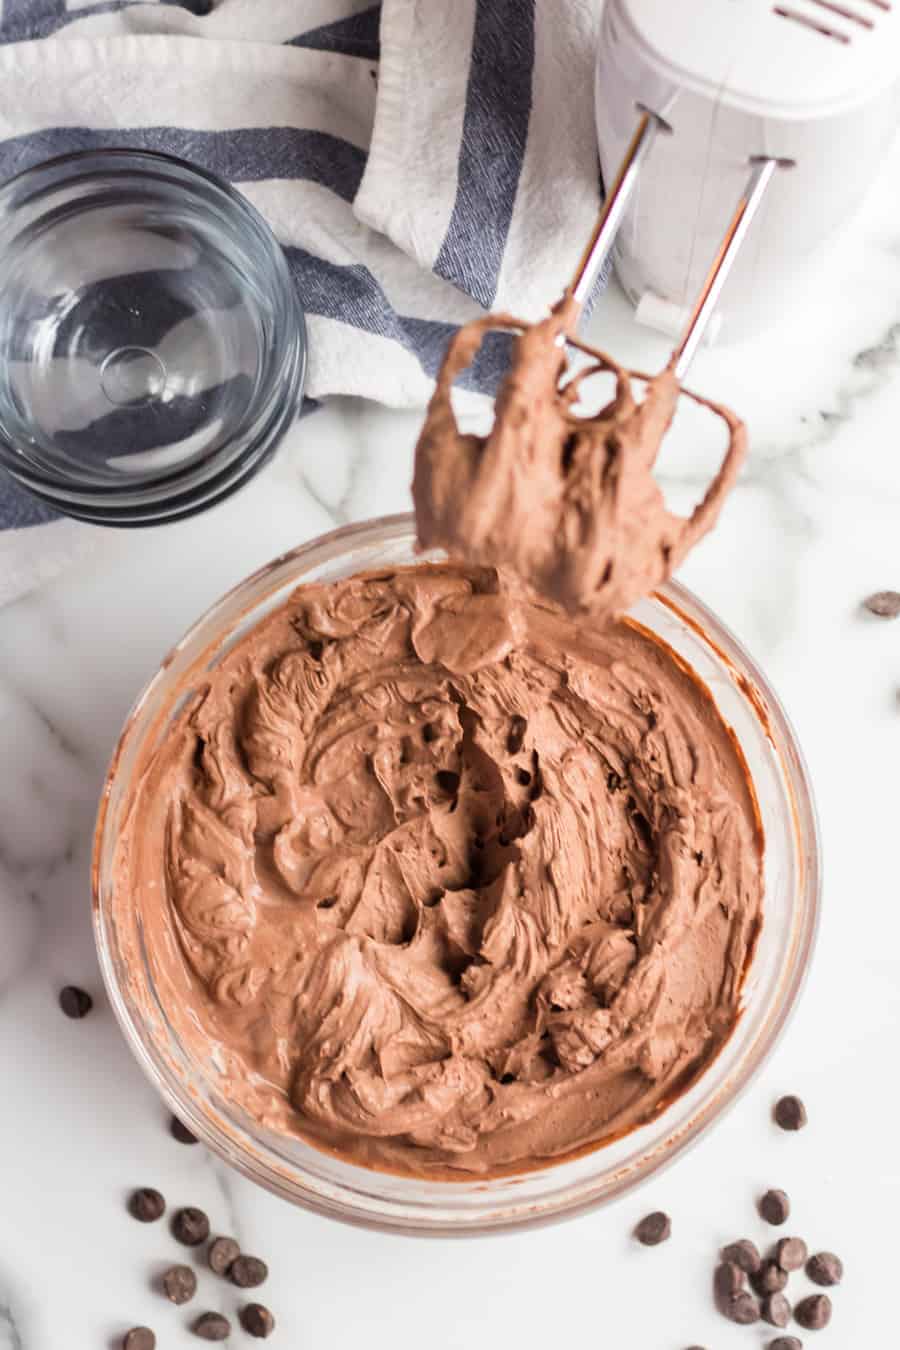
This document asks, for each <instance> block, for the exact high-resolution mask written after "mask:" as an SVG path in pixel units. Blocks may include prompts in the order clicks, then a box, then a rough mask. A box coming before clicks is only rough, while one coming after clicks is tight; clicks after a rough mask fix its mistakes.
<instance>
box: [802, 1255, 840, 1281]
mask: <svg viewBox="0 0 900 1350" xmlns="http://www.w3.org/2000/svg"><path fill="white" fill-rule="evenodd" d="M806 1273H807V1275H808V1276H809V1278H810V1279H811V1280H812V1282H813V1284H821V1285H824V1286H825V1288H826V1289H827V1288H830V1286H831V1285H833V1284H840V1282H841V1280H842V1279H843V1278H844V1263H843V1261H842V1260H841V1258H840V1257H839V1256H835V1254H834V1252H816V1254H815V1256H811V1257H810V1258H809V1260H808V1261H807V1263H806Z"/></svg>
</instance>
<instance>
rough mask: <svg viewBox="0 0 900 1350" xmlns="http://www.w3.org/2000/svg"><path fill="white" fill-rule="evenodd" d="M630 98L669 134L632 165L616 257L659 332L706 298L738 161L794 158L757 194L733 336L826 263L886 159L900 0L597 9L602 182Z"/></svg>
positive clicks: (758, 321) (896, 80) (895, 101)
mask: <svg viewBox="0 0 900 1350" xmlns="http://www.w3.org/2000/svg"><path fill="white" fill-rule="evenodd" d="M636 104H642V105H643V106H644V107H647V108H651V109H652V110H653V111H654V112H655V113H656V114H657V115H658V116H659V117H660V118H664V119H665V122H666V124H667V125H668V126H669V128H670V129H671V132H672V134H671V136H669V137H667V139H666V144H665V147H663V146H662V145H660V146H659V147H658V152H657V151H654V153H653V154H652V155H650V156H649V157H648V158H647V159H646V163H644V164H643V165H642V167H641V173H640V185H639V188H638V190H637V191H636V192H635V193H634V194H633V196H632V199H631V202H630V205H629V207H628V210H627V211H623V212H622V218H621V224H622V228H621V229H620V230H619V232H618V236H617V239H616V243H615V249H614V254H613V257H614V262H615V267H616V271H617V273H618V276H619V279H620V281H621V282H622V285H623V287H624V289H625V291H626V293H627V294H628V296H629V298H630V299H631V300H632V302H633V304H634V305H635V306H636V310H637V318H638V320H639V321H644V322H647V323H649V324H651V325H653V326H655V327H660V328H663V329H664V330H665V331H668V332H670V333H674V332H675V331H676V330H677V329H678V328H679V327H680V326H681V324H682V323H683V321H684V318H685V316H686V313H687V310H688V308H689V306H690V304H691V300H692V298H693V296H694V295H696V294H697V292H698V290H699V289H701V286H702V278H703V275H704V271H705V268H706V262H707V259H708V258H709V257H710V256H711V255H712V253H713V252H714V249H715V248H716V245H717V243H718V241H719V239H721V237H722V235H723V233H725V230H726V221H727V213H728V211H729V209H730V205H731V203H732V202H734V200H735V199H736V197H737V195H738V193H739V191H740V189H741V187H742V184H743V180H744V178H745V177H746V173H747V165H748V162H749V161H750V160H751V159H753V158H754V157H757V156H765V157H768V158H773V159H775V160H792V161H794V162H795V163H796V168H795V169H794V171H793V172H792V173H791V174H789V175H779V176H778V186H777V190H775V191H772V192H771V193H770V194H768V196H767V198H766V202H765V206H764V209H762V210H761V211H760V213H759V216H758V219H757V221H756V224H755V227H754V231H753V238H752V241H751V242H750V243H748V246H747V248H746V249H745V250H743V251H742V254H741V257H740V259H739V260H738V261H737V262H736V263H735V266H734V269H733V272H732V275H731V278H730V281H729V286H728V292H727V296H725V297H724V300H723V304H722V306H721V307H720V309H719V316H720V317H721V319H722V334H723V337H724V338H726V339H727V338H729V337H732V336H740V335H741V334H742V333H745V332H749V331H753V330H754V329H757V328H759V327H761V326H762V325H763V324H764V323H766V322H770V321H771V319H772V318H773V316H777V315H778V313H779V312H780V311H782V312H783V310H784V309H785V308H786V307H788V306H789V305H790V304H791V294H790V292H791V291H792V290H793V289H794V288H795V286H796V288H797V289H799V288H800V287H801V286H802V285H803V284H804V282H806V283H808V282H809V280H810V277H811V275H813V269H814V268H818V269H820V270H821V268H822V267H823V266H824V259H823V251H824V245H825V244H826V243H827V242H829V241H832V240H834V239H836V238H837V236H838V235H839V233H840V229H841V227H842V226H843V225H844V224H845V222H846V221H847V219H848V218H849V216H850V215H851V214H852V212H853V211H854V209H855V208H856V207H857V206H858V204H859V203H860V201H861V199H862V197H863V195H864V193H865V191H866V189H867V188H868V187H869V185H870V184H871V182H872V180H873V179H874V177H875V175H876V173H877V171H878V169H879V167H880V166H881V164H882V162H883V160H884V157H885V154H886V152H887V150H888V148H889V145H890V141H891V139H892V137H893V136H894V134H895V131H896V128H897V125H898V113H900V3H898V0H677V3H672V2H671V0H670V2H669V3H665V0H606V3H605V7H604V11H603V16H602V20H601V31H600V41H599V49H598V56H597V65H596V117H597V131H598V138H599V144H600V159H601V165H602V168H603V171H604V174H605V175H606V181H607V183H609V182H610V179H611V176H612V174H613V173H614V171H615V169H616V166H617V165H618V164H620V163H621V162H622V161H623V160H624V159H625V158H626V154H627V147H628V144H629V141H630V138H631V136H632V132H633V129H634V119H635V111H634V110H635V106H636ZM663 150H664V153H663Z"/></svg>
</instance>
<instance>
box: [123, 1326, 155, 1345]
mask: <svg viewBox="0 0 900 1350" xmlns="http://www.w3.org/2000/svg"><path fill="white" fill-rule="evenodd" d="M122 1350H156V1337H155V1335H154V1334H153V1332H152V1331H151V1330H150V1328H149V1327H132V1328H131V1330H130V1331H126V1332H125V1335H124V1336H123V1337H122Z"/></svg>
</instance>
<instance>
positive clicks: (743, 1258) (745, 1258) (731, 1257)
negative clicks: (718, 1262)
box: [721, 1238, 762, 1275]
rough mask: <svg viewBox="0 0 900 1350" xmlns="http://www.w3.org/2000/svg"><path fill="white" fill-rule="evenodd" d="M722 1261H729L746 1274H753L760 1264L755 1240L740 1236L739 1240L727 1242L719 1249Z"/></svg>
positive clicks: (760, 1259)
mask: <svg viewBox="0 0 900 1350" xmlns="http://www.w3.org/2000/svg"><path fill="white" fill-rule="evenodd" d="M721 1257H722V1260H723V1261H731V1262H732V1263H733V1264H734V1265H736V1266H739V1267H740V1269H741V1270H743V1271H745V1272H746V1273H747V1274H748V1275H755V1274H756V1272H757V1271H758V1270H759V1268H760V1266H761V1265H762V1257H761V1256H760V1254H759V1248H758V1247H757V1245H756V1243H755V1242H751V1241H750V1240H749V1239H748V1238H741V1240H740V1242H729V1244H728V1246H727V1247H723V1248H722V1251H721Z"/></svg>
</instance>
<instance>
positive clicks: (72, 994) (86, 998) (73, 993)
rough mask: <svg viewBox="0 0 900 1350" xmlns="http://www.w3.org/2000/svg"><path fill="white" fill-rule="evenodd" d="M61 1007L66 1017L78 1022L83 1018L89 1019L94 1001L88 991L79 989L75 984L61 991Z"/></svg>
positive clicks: (68, 985)
mask: <svg viewBox="0 0 900 1350" xmlns="http://www.w3.org/2000/svg"><path fill="white" fill-rule="evenodd" d="M59 1006H60V1007H61V1008H62V1010H63V1012H64V1013H65V1014H66V1017H71V1018H73V1019H74V1020H75V1021H76V1022H78V1021H80V1020H81V1018H82V1017H87V1015H88V1013H89V1012H90V1011H91V1008H93V1006H94V1000H93V999H92V998H91V996H90V994H89V993H88V992H87V990H85V989H79V988H78V986H77V985H75V984H67V985H66V987H65V989H60V991H59Z"/></svg>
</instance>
